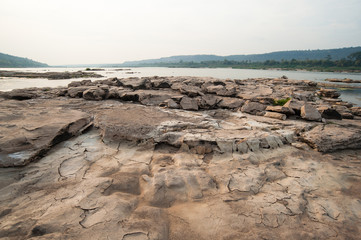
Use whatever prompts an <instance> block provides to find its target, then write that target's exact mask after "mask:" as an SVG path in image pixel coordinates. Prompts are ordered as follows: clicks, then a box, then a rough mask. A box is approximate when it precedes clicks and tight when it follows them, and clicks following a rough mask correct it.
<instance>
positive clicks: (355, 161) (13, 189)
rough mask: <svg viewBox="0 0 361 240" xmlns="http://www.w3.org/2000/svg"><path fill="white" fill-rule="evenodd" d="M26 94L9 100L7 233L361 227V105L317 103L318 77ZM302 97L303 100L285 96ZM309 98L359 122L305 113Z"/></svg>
mask: <svg viewBox="0 0 361 240" xmlns="http://www.w3.org/2000/svg"><path fill="white" fill-rule="evenodd" d="M312 89H313V90H312ZM26 91H27V92H28V93H31V94H34V95H32V96H31V99H28V100H26V99H24V98H22V100H21V101H18V100H9V99H8V98H9V97H8V96H4V95H3V96H4V97H5V98H3V99H1V100H0V109H1V111H0V128H1V129H0V130H1V131H0V132H1V134H0V151H1V154H0V159H1V160H0V162H2V163H5V164H4V165H2V166H7V168H0V219H1V221H0V238H6V239H262V238H265V239H266V238H268V239H339V238H341V239H357V238H358V236H359V232H360V231H361V228H360V226H361V220H360V219H361V203H360V202H359V201H358V199H360V198H361V196H360V189H361V188H360V184H359V182H360V181H359V180H360V179H359V172H360V170H361V169H360V162H361V159H360V156H361V150H360V148H361V146H360V144H361V138H360V136H361V123H360V121H359V120H360V118H359V117H358V116H357V114H356V113H357V110H358V109H357V108H349V107H347V106H345V105H339V104H335V103H336V102H339V101H338V100H337V99H334V101H335V102H333V103H334V105H335V106H338V108H337V107H335V106H331V105H330V102H328V101H327V102H326V101H324V100H323V98H322V99H315V98H314V96H315V95H314V94H315V92H316V91H317V89H316V88H315V85H314V84H313V83H311V82H307V81H300V82H295V81H292V80H289V79H248V80H224V81H223V80H219V79H211V78H186V77H172V78H171V77H170V78H159V77H154V78H143V79H137V78H132V79H108V80H106V81H97V82H88V81H83V82H81V83H80V84H76V83H72V84H71V86H69V87H68V88H59V89H48V90H47V91H43V90H40V89H33V90H30V91H29V90H26ZM19 92H21V91H19ZM290 96H297V97H298V98H299V99H302V100H296V99H295V98H292V99H291V100H290V101H289V102H288V103H286V104H285V105H284V106H273V103H274V102H275V101H274V100H275V99H278V100H279V99H287V98H288V97H290ZM300 105H301V106H300ZM308 106H312V108H313V109H311V110H312V111H317V112H318V114H320V115H321V114H322V117H325V116H326V115H327V114H328V115H329V116H335V115H336V113H335V112H332V113H331V112H330V111H331V110H335V111H336V112H339V113H340V114H341V112H344V113H346V112H347V111H348V112H350V113H351V115H352V116H353V117H354V119H342V120H340V119H339V118H337V117H335V118H333V119H332V121H329V120H328V119H326V121H324V122H321V121H319V118H317V119H316V120H317V121H315V119H314V118H311V117H309V120H307V121H305V120H304V119H303V118H301V112H302V113H304V112H305V110H306V113H305V114H306V115H307V116H309V114H310V113H309V112H310V111H309V109H308V108H309V107H308ZM302 109H303V110H302ZM297 110H298V111H299V112H298V111H297ZM341 110H342V111H341ZM292 111H294V112H292ZM341 115H342V114H341ZM90 116H91V117H90ZM286 117H287V118H286ZM92 124H93V127H92V128H90V125H92ZM85 129H87V130H88V131H85ZM312 148H314V149H315V150H317V151H313V150H312ZM345 149H348V150H345ZM350 149H351V150H350ZM26 151H27V152H29V153H32V155H31V156H32V157H29V158H22V159H21V160H19V159H20V158H16V157H19V156H25V155H24V154H23V155H21V154H19V153H23V152H26ZM324 153H327V154H324ZM29 156H30V155H29ZM10 157H12V158H10ZM35 159H36V160H38V161H32V160H35ZM26 164H27V165H26ZM15 165H24V166H22V167H17V168H14V167H11V166H15ZM205 220H206V221H205Z"/></svg>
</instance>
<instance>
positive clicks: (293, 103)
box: [283, 99, 304, 115]
mask: <svg viewBox="0 0 361 240" xmlns="http://www.w3.org/2000/svg"><path fill="white" fill-rule="evenodd" d="M303 105H304V102H301V101H297V100H295V99H290V100H288V102H286V103H285V105H283V106H284V107H287V108H291V109H292V110H293V111H294V112H295V113H296V114H298V115H300V114H301V107H302V106H303Z"/></svg>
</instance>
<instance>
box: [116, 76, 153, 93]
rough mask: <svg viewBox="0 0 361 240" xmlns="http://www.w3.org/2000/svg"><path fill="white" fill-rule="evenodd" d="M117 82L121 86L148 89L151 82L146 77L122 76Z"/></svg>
mask: <svg viewBox="0 0 361 240" xmlns="http://www.w3.org/2000/svg"><path fill="white" fill-rule="evenodd" d="M119 84H120V85H121V86H123V87H128V88H131V89H134V90H138V89H150V88H151V86H152V85H151V82H150V80H149V79H148V78H134V77H133V78H124V79H120V80H119Z"/></svg>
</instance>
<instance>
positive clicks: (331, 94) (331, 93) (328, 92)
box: [318, 88, 341, 98]
mask: <svg viewBox="0 0 361 240" xmlns="http://www.w3.org/2000/svg"><path fill="white" fill-rule="evenodd" d="M318 94H319V95H320V96H322V97H327V98H338V97H339V96H341V93H339V92H337V90H335V89H326V88H321V89H320V91H318Z"/></svg>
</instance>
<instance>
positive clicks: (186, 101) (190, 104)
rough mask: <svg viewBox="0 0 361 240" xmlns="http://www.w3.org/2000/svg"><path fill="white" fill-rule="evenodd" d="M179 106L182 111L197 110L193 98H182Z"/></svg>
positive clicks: (196, 103)
mask: <svg viewBox="0 0 361 240" xmlns="http://www.w3.org/2000/svg"><path fill="white" fill-rule="evenodd" d="M180 106H181V108H182V109H184V110H195V111H197V110H198V101H197V99H194V98H189V97H183V98H182V100H181V101H180Z"/></svg>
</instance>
